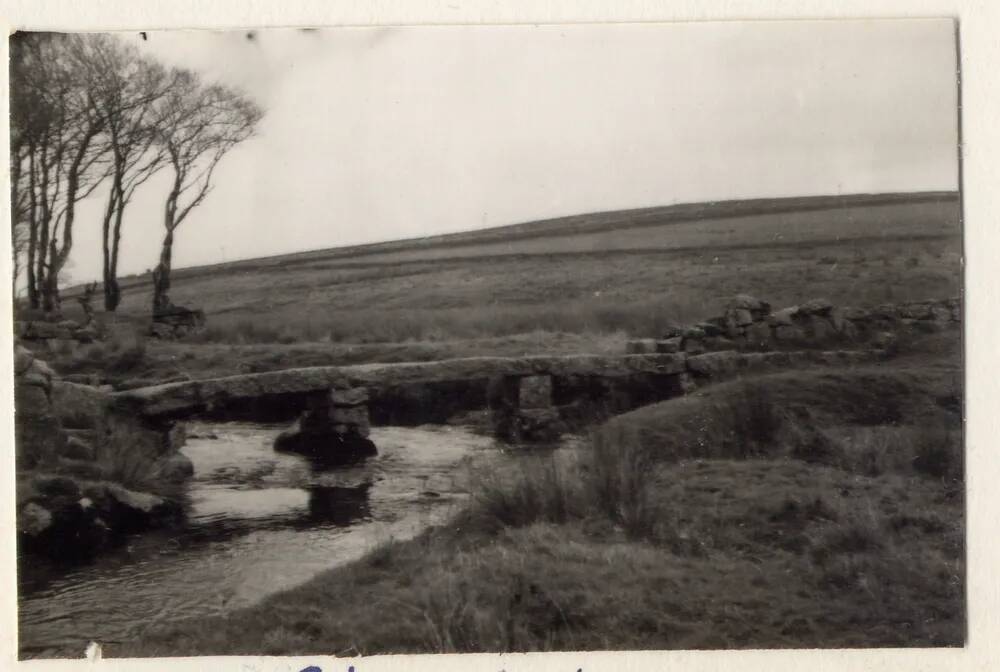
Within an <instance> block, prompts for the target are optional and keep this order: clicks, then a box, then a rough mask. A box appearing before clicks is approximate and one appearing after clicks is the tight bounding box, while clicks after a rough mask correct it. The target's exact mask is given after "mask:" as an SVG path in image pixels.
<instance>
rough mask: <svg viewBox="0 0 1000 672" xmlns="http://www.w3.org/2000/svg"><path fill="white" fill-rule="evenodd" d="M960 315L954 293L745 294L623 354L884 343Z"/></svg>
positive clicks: (628, 347) (931, 328)
mask: <svg viewBox="0 0 1000 672" xmlns="http://www.w3.org/2000/svg"><path fill="white" fill-rule="evenodd" d="M961 321H962V301H961V299H960V298H950V299H937V300H927V301H910V302H906V303H900V304H882V305H879V306H876V307H874V308H850V307H837V306H834V305H833V304H832V303H831V302H830V301H827V300H825V299H813V300H811V301H806V302H805V303H803V304H802V305H799V306H791V307H788V308H782V309H780V310H777V311H772V310H771V304H769V303H767V302H766V301H761V300H760V299H757V298H755V297H752V296H749V295H747V294H740V295H737V296H735V297H733V299H731V300H730V301H729V303H728V304H727V305H726V309H725V312H724V313H723V314H722V315H720V316H718V317H713V318H710V319H708V320H705V321H704V322H699V323H697V324H694V325H691V326H687V327H676V328H673V329H670V330H669V331H668V333H666V334H664V335H663V336H662V337H661V338H641V339H634V340H631V341H629V342H628V343H627V344H626V351H627V352H628V353H629V354H653V353H676V352H683V353H687V354H690V355H697V354H700V353H703V352H711V351H720V350H738V351H757V352H762V351H763V352H766V351H769V350H782V349H797V348H798V349H809V348H816V347H825V346H831V345H838V344H846V343H853V344H860V345H869V346H871V347H876V348H885V347H887V346H889V345H890V344H891V343H892V342H893V341H894V340H895V338H896V337H897V336H898V335H899V334H903V333H933V332H937V331H941V330H943V329H945V328H947V327H949V326H953V325H958V324H960V323H961Z"/></svg>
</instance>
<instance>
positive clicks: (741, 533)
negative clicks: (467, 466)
mask: <svg viewBox="0 0 1000 672" xmlns="http://www.w3.org/2000/svg"><path fill="white" fill-rule="evenodd" d="M960 352H961V350H960V342H959V339H958V338H957V334H946V335H941V334H937V335H933V336H930V337H928V338H927V339H926V341H924V342H923V343H919V344H911V348H910V349H909V350H908V351H906V352H900V353H898V354H897V358H896V359H893V360H889V361H887V362H885V363H883V364H880V365H878V366H868V367H858V368H852V369H844V368H840V369H809V370H803V371H795V372H782V373H776V374H770V375H766V376H760V377H756V378H753V379H748V380H736V381H730V382H727V383H722V384H719V385H714V386H710V387H707V388H704V389H702V390H699V391H698V392H696V393H694V394H692V395H689V396H687V397H682V398H678V399H674V400H670V401H667V402H663V403H660V404H656V405H653V406H648V407H645V408H642V409H639V410H638V411H635V412H633V413H630V414H626V415H624V416H620V417H619V418H617V419H615V420H614V421H612V422H611V423H609V424H608V425H605V426H604V427H603V428H602V429H601V430H600V431H599V432H598V433H597V434H596V435H595V439H594V440H592V441H590V442H586V443H585V444H584V445H583V446H582V447H581V448H579V449H577V450H564V451H557V452H556V453H554V454H552V455H537V456H534V457H531V456H526V457H525V458H523V459H522V460H519V461H517V462H516V463H514V465H512V467H511V468H510V469H508V470H500V471H496V470H494V471H493V472H490V473H487V474H481V475H479V476H477V477H474V478H473V479H472V480H471V481H470V483H469V489H470V492H471V493H472V504H471V505H470V506H469V508H468V509H467V510H465V511H464V512H463V513H461V514H460V515H459V516H458V517H457V518H456V519H454V520H453V521H452V522H451V523H449V524H447V525H442V526H438V527H435V528H433V529H431V530H429V531H427V532H425V533H424V534H422V535H421V536H419V537H418V538H416V539H414V540H411V541H407V542H402V543H386V544H383V545H380V546H379V547H377V548H376V549H375V550H373V551H372V552H371V553H369V554H368V555H367V556H366V557H364V558H362V559H361V560H359V561H357V562H354V563H352V564H350V565H347V566H344V567H340V568H337V569H333V570H330V571H328V572H326V573H323V574H321V575H319V576H317V577H316V578H314V579H313V580H311V581H309V582H308V583H306V584H304V585H302V586H300V587H298V588H294V589H292V590H289V591H287V592H283V593H279V594H277V595H274V596H272V597H270V598H268V599H266V600H264V601H263V602H261V603H259V604H257V605H255V606H252V607H249V608H247V609H243V610H240V611H238V612H235V613H232V614H230V615H229V616H226V617H214V618H198V619H191V620H188V621H182V622H179V623H176V624H172V625H167V626H164V627H162V628H157V629H155V630H153V631H150V632H149V633H147V634H146V635H145V636H144V637H142V638H141V639H139V640H134V641H129V642H124V643H119V644H114V645H111V646H108V647H106V648H105V655H109V656H162V655H199V654H205V655H209V654H211V655H231V654H274V655H281V654H292V653H294V654H298V655H301V654H307V653H316V654H335V655H345V656H354V655H373V654H385V653H408V652H442V651H525V650H553V649H558V650H580V649H609V648H613V649H648V648H656V649H676V648H748V647H754V648H756V647H763V648H771V647H865V646H961V645H962V644H963V642H964V638H965V620H964V619H965V617H964V613H965V609H964V580H965V570H964V548H963V543H964V541H963V540H964V508H963V507H964V486H963V482H964V473H963V451H962V410H961V384H962V373H961V368H960V363H961V361H960V360H961V355H960Z"/></svg>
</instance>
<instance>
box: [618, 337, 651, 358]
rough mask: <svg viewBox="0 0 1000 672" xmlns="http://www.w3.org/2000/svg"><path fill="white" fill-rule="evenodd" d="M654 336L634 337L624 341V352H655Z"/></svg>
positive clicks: (633, 353) (641, 353) (645, 353)
mask: <svg viewBox="0 0 1000 672" xmlns="http://www.w3.org/2000/svg"><path fill="white" fill-rule="evenodd" d="M656 343H657V341H656V339H655V338H636V339H633V340H631V341H628V342H626V343H625V354H628V355H652V354H655V353H656Z"/></svg>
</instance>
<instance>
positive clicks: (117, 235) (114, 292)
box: [104, 190, 128, 311]
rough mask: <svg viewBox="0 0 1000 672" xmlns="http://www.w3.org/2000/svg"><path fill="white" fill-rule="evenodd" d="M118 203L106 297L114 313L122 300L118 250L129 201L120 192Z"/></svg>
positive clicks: (112, 232)
mask: <svg viewBox="0 0 1000 672" xmlns="http://www.w3.org/2000/svg"><path fill="white" fill-rule="evenodd" d="M117 200H118V202H117V204H116V207H115V225H114V227H112V229H111V263H110V273H109V277H108V280H107V282H106V284H105V290H104V291H105V295H106V296H108V297H110V305H109V307H108V310H110V311H114V310H115V309H116V308H118V304H120V303H121V300H122V292H121V288H120V287H119V286H118V249H119V245H120V243H121V240H122V220H123V219H124V217H125V206H126V205H128V199H127V198H126V196H125V194H124V193H123V192H122V191H121V190H119V193H118V199H117Z"/></svg>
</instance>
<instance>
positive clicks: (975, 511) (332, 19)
mask: <svg viewBox="0 0 1000 672" xmlns="http://www.w3.org/2000/svg"><path fill="white" fill-rule="evenodd" d="M897 17H898V18H904V17H954V18H957V19H958V20H959V24H960V35H961V52H960V53H961V63H962V110H961V113H962V114H961V118H962V139H963V147H962V152H963V166H962V171H963V174H962V178H963V184H962V189H963V202H964V226H965V298H966V303H965V309H966V320H965V330H966V336H965V339H966V358H967V360H966V415H967V419H968V424H967V433H966V447H967V468H966V474H967V493H968V498H967V506H968V511H967V513H968V515H967V525H968V547H967V548H968V550H967V552H968V555H967V561H968V563H967V565H968V581H967V590H968V596H969V619H968V622H969V634H968V644H967V646H966V647H965V648H963V649H875V650H871V649H869V650H812V651H810V650H780V651H779V650H775V651H713V652H683V651H671V652H627V653H623V652H618V653H551V654H508V655H493V654H476V655H463V656H457V655H424V656H376V657H366V658H356V659H346V658H340V659H337V658H324V657H320V656H305V657H294V658H268V657H200V658H169V659H112V660H101V661H86V660H79V661H67V660H58V661H57V660H50V661H25V662H20V663H18V662H16V651H17V646H16V643H17V637H16V619H17V605H16V590H15V585H16V584H15V579H14V567H15V554H14V545H13V543H12V541H13V539H14V538H15V532H14V518H15V512H14V497H13V489H14V457H13V411H12V409H13V391H12V385H11V381H12V379H13V375H12V368H13V364H12V347H11V340H10V339H12V329H11V328H10V325H9V321H10V315H11V306H10V300H11V299H10V295H9V292H6V291H5V292H0V296H2V298H0V302H2V303H0V315H3V316H4V317H3V320H5V321H6V322H7V323H8V324H7V327H0V334H2V336H0V338H2V339H3V341H2V342H3V345H2V347H0V368H2V369H3V375H4V378H3V380H4V384H3V385H2V387H0V395H2V396H0V403H2V404H4V405H5V406H6V408H8V409H11V412H9V413H5V414H3V415H2V416H0V423H2V427H0V432H2V434H0V435H2V436H3V437H4V439H5V441H4V443H3V445H6V446H8V447H9V448H8V449H7V450H5V451H3V453H2V455H0V461H2V462H0V474H2V476H0V480H2V485H0V539H3V540H6V541H7V543H5V544H0V549H2V550H0V574H2V576H3V579H4V581H5V583H4V584H3V587H2V589H0V610H2V615H0V670H5V669H26V670H29V669H30V670H39V671H48V670H64V669H65V670H72V669H102V670H122V671H124V670H130V671H131V670H137V671H146V670H171V671H187V670H191V671H194V670H207V669H212V670H220V671H221V670H243V671H250V670H253V671H258V670H260V671H261V672H263V671H265V670H275V671H279V670H280V671H282V672H285V671H287V672H298V671H299V670H302V669H303V668H305V667H306V666H309V665H315V666H318V667H319V668H321V669H322V670H323V672H333V671H336V672H346V671H347V670H348V669H349V666H352V665H353V667H354V670H355V671H356V672H377V671H380V670H401V669H406V670H413V671H419V670H434V671H435V672H446V671H448V672H450V671H452V670H455V671H458V670H469V669H475V670H492V671H499V670H506V671H507V672H514V671H515V670H517V671H521V670H538V671H541V670H545V671H546V672H548V671H551V672H563V671H569V672H573V671H575V670H578V669H582V670H618V669H622V670H652V669H656V670H659V669H684V670H699V671H700V670H705V671H708V670H722V669H736V670H741V671H746V672H753V671H756V670H760V671H761V672H765V671H766V672H780V671H784V670H789V671H792V670H815V671H816V672H825V671H826V670H927V671H934V672H938V671H941V670H973V669H976V670H988V669H1000V655H998V651H1000V579H998V578H997V574H996V570H997V569H998V568H1000V562H998V559H1000V544H998V543H997V541H996V540H995V535H996V533H997V532H1000V497H998V496H997V494H996V492H997V489H998V486H1000V461H998V459H997V450H995V449H994V446H993V443H992V441H993V440H994V438H995V437H997V436H1000V413H997V412H996V411H997V409H998V407H1000V389H998V388H1000V379H998V378H997V376H995V375H994V374H995V373H996V372H997V370H998V368H997V363H998V352H1000V348H998V347H997V345H996V343H995V339H996V338H998V337H1000V295H998V292H997V289H998V287H997V284H998V283H997V278H998V275H1000V272H998V271H995V270H994V268H995V264H996V263H997V261H998V260H1000V236H998V235H997V234H996V233H995V228H996V226H997V224H1000V170H998V167H1000V162H998V160H997V156H1000V76H998V72H1000V37H998V35H1000V2H998V1H997V0H964V1H963V0H827V1H823V0H771V1H766V0H756V1H749V0H742V1H741V0H729V1H726V0H673V1H670V0H662V1H660V2H653V1H646V2H643V1H641V0H625V1H617V2H616V1H613V0H604V1H598V0H589V1H586V0H582V1H578V2H573V1H571V0H549V1H547V2H525V1H520V2H518V1H511V2H507V3H503V4H501V2H498V1H496V0H439V1H436V2H435V1H431V0H410V1H407V0H391V1H390V0H380V1H378V2H365V1H363V0H355V1H351V2H347V1H344V2H335V1H331V2H326V1H324V0H297V1H296V0H272V1H267V0H243V1H239V0H100V1H96V0H95V1H93V2H89V3H84V2H81V1H80V0H51V1H47V0H0V22H2V23H3V24H4V25H6V26H7V28H8V32H10V31H12V30H14V29H31V30H112V29H135V30H140V29H156V28H266V27H281V26H285V27H291V26H294V27H310V26H316V27H319V26H369V25H408V24H411V25H415V24H420V25H428V24H456V25H460V24H484V23H485V24H539V23H596V22H616V23H625V22H629V23H630V22H663V21H704V20H749V19H756V20H766V19H770V20H775V19H838V18H839V19H843V18H852V19H857V18H897ZM0 54H2V56H3V60H4V62H6V57H7V44H6V41H4V42H3V44H2V45H0ZM0 70H2V74H0V79H2V81H3V82H4V90H5V91H6V81H7V69H6V67H4V68H2V69H0ZM902 102H904V101H901V103H902ZM7 107H8V101H7V96H6V95H4V96H0V116H2V118H3V120H4V121H3V124H4V128H3V130H2V132H0V155H3V156H6V155H7V154H8V153H9V147H8V133H7V128H6V124H7V121H6V120H7V118H8V114H7ZM9 193H10V192H9V188H8V187H7V186H6V185H5V186H4V188H3V189H2V198H3V199H4V201H3V203H0V212H2V213H4V214H3V217H4V218H5V221H7V223H8V226H9V211H10V209H9V202H8V200H7V199H9ZM0 240H2V242H0V245H2V253H0V269H2V271H3V273H5V274H8V275H9V273H10V248H9V245H10V239H9V236H6V235H5V236H2V237H0Z"/></svg>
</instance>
